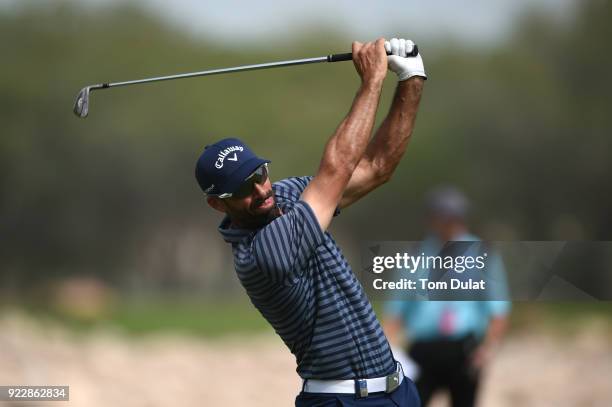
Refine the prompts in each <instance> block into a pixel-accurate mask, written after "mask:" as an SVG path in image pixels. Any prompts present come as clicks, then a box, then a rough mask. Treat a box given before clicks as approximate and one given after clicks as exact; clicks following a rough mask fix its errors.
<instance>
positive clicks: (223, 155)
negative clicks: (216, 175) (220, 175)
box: [215, 146, 244, 169]
mask: <svg viewBox="0 0 612 407" xmlns="http://www.w3.org/2000/svg"><path fill="white" fill-rule="evenodd" d="M232 151H244V147H242V146H231V147H228V148H226V149H225V150H223V151H220V152H219V155H218V158H217V161H215V168H218V169H221V168H223V160H225V158H226V157H227V155H228V154H229V153H231V152H232ZM227 159H228V160H230V161H238V155H237V154H236V153H234V155H233V156H231V157H227Z"/></svg>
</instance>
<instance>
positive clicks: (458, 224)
mask: <svg viewBox="0 0 612 407" xmlns="http://www.w3.org/2000/svg"><path fill="white" fill-rule="evenodd" d="M468 207H469V203H468V200H467V198H466V197H465V196H464V195H463V194H462V193H461V192H460V191H459V190H457V189H456V188H454V187H440V188H437V189H435V190H432V191H431V192H430V193H429V194H428V195H427V197H426V201H425V208H426V216H427V228H428V236H427V238H426V239H425V240H424V241H423V244H422V246H421V249H422V252H423V253H424V254H425V255H428V256H429V255H438V254H439V255H444V253H445V250H447V247H448V246H447V245H446V243H447V242H458V241H468V242H470V241H479V240H480V239H479V238H478V237H477V236H475V235H473V234H471V233H470V232H469V229H468V226H467V213H468ZM487 272H489V273H491V272H493V273H495V274H496V276H501V282H502V284H501V287H502V289H503V290H504V291H503V292H502V293H498V294H497V295H496V296H495V299H496V301H435V300H432V299H429V300H424V301H408V300H406V301H400V300H397V299H396V300H393V301H388V302H387V305H386V307H385V312H386V317H385V323H384V329H385V333H386V334H387V337H388V338H389V341H390V342H391V344H392V345H395V347H394V353H395V350H396V349H401V348H397V345H398V344H399V343H401V341H402V340H403V339H406V340H407V342H408V346H407V347H406V348H405V349H406V350H407V352H408V354H409V355H410V358H411V359H412V361H414V362H415V363H416V365H417V366H416V369H415V370H416V372H415V377H413V378H414V379H416V385H417V389H418V391H419V394H420V396H421V402H422V404H423V406H426V405H427V404H428V403H429V401H430V400H431V398H432V396H433V394H434V393H435V392H436V391H438V390H448V391H449V392H450V398H451V403H452V406H454V407H466V406H473V405H474V404H475V402H476V398H477V391H478V385H479V381H480V378H481V373H482V371H483V368H484V367H485V366H486V365H487V363H488V362H489V361H490V359H491V357H492V355H493V354H494V353H495V350H496V348H497V347H498V345H499V344H500V342H501V340H502V338H503V336H504V333H505V331H506V327H507V318H508V313H509V311H510V303H509V302H508V301H501V300H499V299H502V298H507V289H506V283H505V277H504V276H505V274H504V266H503V262H502V260H501V258H500V257H499V256H498V255H495V254H492V255H490V256H489V258H488V260H487ZM498 287H499V286H498ZM398 353H400V354H401V352H398ZM402 357H403V356H402V355H396V358H399V359H400V360H401V358H402Z"/></svg>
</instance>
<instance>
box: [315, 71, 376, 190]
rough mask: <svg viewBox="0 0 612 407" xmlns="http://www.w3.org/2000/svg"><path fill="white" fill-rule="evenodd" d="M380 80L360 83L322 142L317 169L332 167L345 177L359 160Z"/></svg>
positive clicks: (370, 127)
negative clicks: (345, 114) (344, 113)
mask: <svg viewBox="0 0 612 407" xmlns="http://www.w3.org/2000/svg"><path fill="white" fill-rule="evenodd" d="M381 89H382V82H368V83H365V82H364V83H362V84H361V86H360V88H359V90H358V91H357V95H356V96H355V99H354V100H353V105H352V106H351V109H350V111H349V113H348V114H347V116H346V117H345V118H344V120H342V122H341V123H340V125H339V126H338V128H337V129H336V131H335V132H334V134H333V136H332V137H331V138H330V139H329V141H328V142H327V145H326V146H325V152H324V154H323V158H322V160H321V168H320V169H319V171H333V172H334V173H335V174H336V176H337V177H344V178H346V180H345V182H348V180H349V178H350V176H351V174H352V173H353V171H354V169H355V168H356V166H357V164H358V163H359V161H360V160H361V158H362V156H363V155H364V152H365V151H366V147H367V145H368V140H369V139H370V136H371V134H372V130H373V127H374V121H375V118H376V110H377V109H378V103H379V101H380V93H381Z"/></svg>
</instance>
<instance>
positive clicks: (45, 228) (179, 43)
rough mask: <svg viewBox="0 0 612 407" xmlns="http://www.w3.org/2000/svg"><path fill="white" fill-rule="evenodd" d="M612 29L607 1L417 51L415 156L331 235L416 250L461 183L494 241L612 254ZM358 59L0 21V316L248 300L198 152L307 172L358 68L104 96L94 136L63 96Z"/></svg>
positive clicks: (129, 29)
mask: <svg viewBox="0 0 612 407" xmlns="http://www.w3.org/2000/svg"><path fill="white" fill-rule="evenodd" d="M611 19H612V5H611V4H610V2H607V1H597V0H588V1H587V0H585V1H581V2H579V3H578V6H577V8H576V14H575V15H574V16H573V18H572V19H571V22H570V23H569V24H558V23H556V22H555V21H554V20H552V19H549V18H548V17H547V16H546V15H543V14H541V13H540V14H538V13H535V14H528V15H526V16H525V17H524V18H523V19H522V20H521V22H520V24H519V25H518V26H517V27H516V33H515V34H514V35H512V36H511V37H510V38H509V39H508V40H506V41H504V42H503V43H500V44H496V45H495V46H492V47H488V48H477V47H468V46H465V45H462V44H459V43H457V42H454V43H450V42H449V43H446V45H444V44H441V43H437V42H435V41H429V42H428V41H427V39H424V40H423V41H420V45H421V48H422V50H423V53H424V58H425V61H426V66H427V70H428V73H429V75H430V81H429V82H428V83H427V86H426V92H425V95H424V99H423V102H422V108H421V111H420V114H419V118H418V121H417V128H416V131H415V134H414V138H413V141H412V144H411V146H410V147H409V151H408V153H407V155H406V157H405V159H404V161H403V163H402V164H401V165H400V167H399V169H398V171H397V173H396V175H395V177H394V178H393V180H392V181H391V182H390V183H389V184H387V185H385V186H384V187H383V188H381V189H380V190H378V191H376V192H374V193H373V194H372V196H370V197H368V198H367V199H364V200H363V201H362V202H360V203H358V204H357V205H355V206H354V207H351V208H349V209H348V210H346V211H345V212H344V214H343V216H341V217H340V218H339V219H338V221H337V222H336V224H335V225H334V229H333V232H334V233H337V234H338V236H339V239H340V240H341V241H346V242H348V245H349V246H350V245H351V244H352V243H353V242H358V241H359V240H360V239H369V240H375V239H380V240H417V239H420V238H421V237H422V227H421V215H422V213H421V197H422V196H423V194H424V193H425V191H427V190H428V189H429V188H431V187H432V186H435V185H438V184H441V183H453V184H455V185H457V186H459V187H460V188H462V189H464V190H465V191H466V192H467V193H468V195H469V196H470V197H471V198H472V200H473V202H474V206H475V213H477V214H478V217H477V218H475V219H474V222H475V226H476V230H477V231H478V232H479V233H480V234H482V235H484V236H485V237H486V238H488V239H492V240H496V239H497V240H504V239H517V240H572V239H579V240H580V239H582V240H606V239H608V240H609V239H610V238H611V232H610V230H612V215H611V212H610V208H612V189H611V188H610V181H609V180H610V175H611V170H612V162H611V160H610V158H609V157H610V151H611V150H610V135H611V134H612V131H611V130H612V121H611V119H610V115H609V109H610V89H612V84H611V79H610V74H609V72H612V55H611V54H610V53H609V52H608V48H609V45H608V43H607V42H608V39H609V38H610V37H611V36H612V27H611V26H610V24H609V21H610V20H611ZM349 45H350V40H348V39H347V38H345V37H343V36H342V35H341V34H339V33H337V32H334V31H333V30H328V29H325V28H322V29H320V30H317V31H316V33H315V34H313V33H312V32H308V33H305V34H304V36H303V38H301V39H300V40H299V46H294V47H291V48H290V47H275V49H266V48H265V47H264V45H263V44H261V46H260V47H255V48H251V47H249V48H248V49H246V48H245V49H244V50H240V51H237V50H235V49H229V50H228V49H224V47H223V44H220V43H218V42H215V41H212V40H210V41H207V40H206V39H201V38H200V39H195V38H194V37H192V36H189V35H187V34H185V33H184V32H183V31H179V30H178V29H176V28H174V27H172V26H169V25H167V24H165V23H163V22H162V21H161V20H160V19H159V18H158V17H155V16H153V15H151V14H149V13H147V12H145V11H144V10H142V9H140V8H138V7H135V6H120V5H117V6H114V7H110V8H105V9H103V10H96V11H95V13H94V12H92V11H91V10H88V9H86V8H83V7H79V6H78V5H77V4H76V3H69V2H58V3H54V4H53V5H47V6H45V7H34V6H33V5H32V6H31V7H21V8H19V9H17V10H12V11H11V12H8V11H6V10H4V11H0V55H2V62H1V64H0V72H1V75H0V123H1V125H0V126H1V127H0V129H1V133H2V136H1V137H0V194H1V196H2V200H1V201H0V234H1V236H2V237H3V238H2V247H1V249H0V250H1V251H0V269H1V270H0V273H1V274H0V287H2V291H3V292H4V294H5V298H6V296H12V297H17V296H21V295H23V294H28V293H29V294H32V292H33V291H32V288H33V287H39V286H44V285H45V284H47V283H49V282H52V281H55V280H56V279H58V278H64V277H70V276H82V275H86V276H94V277H96V278H100V279H102V280H103V281H106V282H107V283H109V284H111V285H113V286H115V287H117V288H119V289H121V290H125V291H126V292H129V293H138V292H155V291H160V292H168V291H169V292H181V293H187V292H193V293H194V294H209V295H212V294H215V293H216V294H221V295H224V294H225V293H228V292H240V291H241V289H240V288H239V286H238V283H237V282H236V281H235V280H236V279H235V278H234V276H233V272H232V265H231V256H230V255H229V250H230V249H229V247H227V246H226V245H225V243H223V242H222V240H221V238H220V236H219V235H218V234H217V232H216V226H217V224H218V222H219V221H220V219H219V215H218V214H217V213H215V212H213V211H212V210H209V209H208V208H207V207H206V205H205V202H204V199H203V196H202V194H201V192H200V191H199V189H198V187H197V184H196V182H195V180H194V177H193V168H194V163H195V160H196V158H197V156H198V155H199V153H200V151H201V150H202V149H203V147H204V146H205V145H206V144H207V143H210V142H213V141H215V140H216V139H219V138H222V137H228V136H238V137H241V138H243V139H244V140H245V141H246V142H247V143H249V144H250V145H251V146H252V147H254V148H255V149H256V150H257V151H258V152H259V154H261V155H263V156H265V157H268V158H270V159H271V160H272V161H273V163H272V175H273V178H274V179H275V180H276V179H280V178H283V177H286V176H291V175H304V174H312V172H313V171H314V170H315V169H316V166H317V164H318V160H319V158H320V154H321V152H322V148H323V144H324V142H325V140H326V139H327V138H328V136H329V135H330V134H331V133H332V132H333V130H334V129H335V127H336V125H337V124H338V122H339V121H340V120H341V119H342V117H343V116H344V114H345V113H346V112H347V110H348V108H349V105H350V103H351V100H352V97H353V95H354V92H355V89H356V87H357V84H358V78H357V76H356V75H355V74H354V72H353V68H352V67H351V66H350V64H348V63H345V64H333V65H323V64H321V65H313V66H307V67H297V68H289V69H277V70H271V71H261V72H253V73H246V74H235V75H227V76H219V77H213V78H205V79H191V80H184V81H179V82H170V83H161V84H156V85H154V86H142V87H132V88H129V89H117V90H113V91H108V92H105V91H100V92H96V93H95V94H94V95H93V98H92V106H91V113H90V117H89V118H88V119H87V120H79V119H77V118H75V117H74V116H73V114H72V113H71V106H72V103H73V98H74V96H75V95H76V93H77V91H78V90H79V89H80V88H81V87H82V86H84V85H86V84H91V83H99V82H106V81H116V80H125V79H132V78H138V77H147V76H156V75H161V74H169V73H174V72H189V71H194V70H199V69H206V68H213V67H224V66H233V65H239V64H249V63H257V62H263V61H273V60H282V59H292V58H300V57H306V56H317V55H324V54H327V53H329V52H341V51H343V50H346V49H347V48H348V47H349ZM296 50H297V51H296ZM430 50H432V51H430ZM394 81H395V79H394V78H391V76H390V77H389V79H388V83H387V85H386V88H385V94H384V96H383V103H382V106H381V112H382V113H384V112H385V111H386V109H387V107H388V106H389V102H390V99H391V96H392V92H393V83H394ZM382 113H381V114H380V115H379V121H380V120H381V119H382ZM349 236H350V237H349ZM350 260H352V261H353V262H354V261H358V259H357V258H353V259H350ZM34 292H36V291H34Z"/></svg>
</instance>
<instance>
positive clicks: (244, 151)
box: [195, 138, 270, 195]
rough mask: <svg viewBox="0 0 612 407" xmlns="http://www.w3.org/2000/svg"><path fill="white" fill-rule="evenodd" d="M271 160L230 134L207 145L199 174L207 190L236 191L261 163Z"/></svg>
mask: <svg viewBox="0 0 612 407" xmlns="http://www.w3.org/2000/svg"><path fill="white" fill-rule="evenodd" d="M269 162H270V161H269V160H264V159H263V158H259V157H257V156H256V155H255V153H253V151H252V150H251V149H250V148H249V147H248V146H247V145H246V144H244V143H243V142H242V141H241V140H239V139H237V138H226V139H223V140H220V141H217V142H216V143H215V144H211V145H208V146H206V147H205V148H204V151H203V152H202V154H201V155H200V158H198V162H197V163H196V168H195V176H196V179H197V180H198V184H200V188H202V191H204V193H206V194H210V195H220V194H224V193H233V192H235V191H236V190H237V189H238V187H240V184H242V182H243V181H244V180H245V179H246V178H247V177H248V176H249V175H251V174H252V173H253V172H254V171H255V170H256V169H257V168H258V167H260V166H261V165H263V164H265V163H269Z"/></svg>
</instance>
